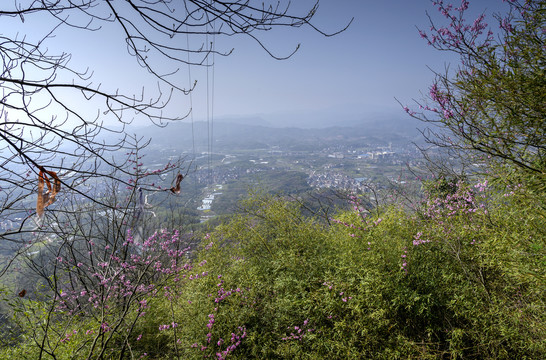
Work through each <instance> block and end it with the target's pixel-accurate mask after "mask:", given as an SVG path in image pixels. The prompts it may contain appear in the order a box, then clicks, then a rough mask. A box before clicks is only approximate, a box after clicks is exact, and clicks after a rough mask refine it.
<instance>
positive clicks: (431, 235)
mask: <svg viewBox="0 0 546 360" xmlns="http://www.w3.org/2000/svg"><path fill="white" fill-rule="evenodd" d="M443 182H445V179H443V180H442V179H440V180H438V183H437V184H434V183H429V184H428V188H430V189H442V186H443V185H442V184H443ZM450 184H451V185H450V186H449V190H450V191H447V192H446V191H440V192H437V191H433V192H432V193H430V194H429V198H427V199H426V201H425V202H424V203H423V209H422V211H421V212H413V213H407V212H406V211H404V210H402V209H401V208H399V207H397V206H392V207H387V208H383V209H376V210H377V211H374V214H375V213H376V215H373V216H372V215H370V214H368V213H365V212H363V210H362V209H361V207H360V206H359V202H358V199H356V198H354V201H353V202H354V205H355V209H356V210H354V211H348V212H344V213H341V214H339V215H338V216H337V217H336V219H335V220H333V224H332V225H331V226H327V225H325V224H324V223H323V222H319V221H314V220H313V219H312V218H309V217H305V216H302V215H301V211H300V209H299V207H298V205H297V204H296V203H294V202H290V201H287V200H286V199H282V198H279V197H273V196H271V195H263V194H254V195H253V196H252V197H251V198H249V199H248V200H246V201H244V202H243V203H242V204H241V208H242V209H244V212H243V213H242V214H240V215H238V216H236V217H234V218H233V219H232V220H231V221H230V222H228V223H226V224H223V225H219V226H218V227H217V228H216V229H215V230H214V231H213V232H212V233H211V234H207V235H205V236H204V239H203V242H202V248H201V250H200V251H199V253H198V257H197V258H196V259H195V260H194V263H193V268H191V269H186V271H185V272H183V273H181V276H179V277H176V278H172V279H171V281H170V282H168V283H163V284H164V285H162V287H161V289H158V291H157V292H155V293H150V294H149V296H148V298H147V304H146V308H145V309H140V310H144V312H145V314H144V315H142V321H138V322H134V323H131V321H129V320H130V319H132V316H133V315H130V316H128V317H127V319H128V320H127V321H125V322H123V323H122V324H121V326H122V328H121V330H120V331H117V332H116V333H115V336H114V337H113V338H112V339H111V340H110V341H111V343H110V345H109V346H107V347H106V348H105V352H104V354H103V356H104V357H105V358H115V357H119V356H120V355H121V354H120V352H119V349H120V348H121V345H122V344H124V343H129V344H130V346H129V349H130V350H129V351H127V352H126V353H125V355H124V356H123V358H131V357H134V358H137V357H140V356H143V355H144V354H147V355H146V356H147V358H150V359H172V358H180V359H192V358H196V359H197V358H203V357H204V356H208V357H209V358H213V357H214V358H226V357H229V358H234V359H249V358H271V359H275V358H277V359H282V358H286V359H294V358H295V359H317V358H328V357H330V358H370V359H392V358H414V359H427V358H430V359H437V358H451V359H457V358H465V359H467V358H475V359H509V358H522V359H524V358H528V359H534V358H540V356H541V355H542V354H544V353H546V341H545V338H544V334H545V333H546V315H545V313H544V311H543V310H544V306H545V305H546V304H545V298H544V295H543V294H544V293H545V291H546V248H545V244H544V239H545V235H546V234H545V230H544V226H542V225H543V224H544V217H543V216H541V215H540V214H538V215H537V213H536V211H535V209H536V208H537V201H539V200H536V201H535V202H532V201H531V197H529V195H528V194H527V193H526V192H527V191H528V190H526V189H525V188H524V187H522V186H517V185H514V186H512V187H510V188H507V187H506V186H504V187H503V186H501V184H497V183H496V184H494V185H490V184H488V183H487V182H486V181H482V182H479V183H476V184H472V185H470V184H466V183H464V182H462V181H458V182H457V183H450ZM20 302H21V304H24V309H25V311H26V314H27V315H25V316H27V317H26V319H27V320H26V321H21V322H20V327H21V329H22V331H23V334H24V335H23V337H22V338H21V340H20V345H19V346H18V347H11V348H4V349H3V350H1V351H0V357H1V358H7V359H9V358H13V359H15V358H17V359H19V358H25V357H21V356H22V355H21V354H27V355H26V356H27V358H35V356H36V354H37V353H38V351H39V348H40V344H39V343H38V342H37V341H36V339H40V338H42V339H43V337H40V336H41V335H43V334H39V332H40V330H39V329H40V326H38V327H36V326H34V325H33V324H40V323H41V321H43V320H40V319H43V318H44V316H43V314H45V311H47V309H48V308H47V302H45V301H42V302H38V301H30V300H27V299H21V300H20ZM31 309H34V310H31ZM40 309H41V310H40ZM28 314H31V315H32V316H28ZM40 314H42V315H40ZM134 315H137V313H136V312H135V314H134ZM16 318H19V319H22V317H21V315H20V314H19V315H16ZM53 320H54V323H52V324H51V326H50V330H49V331H50V335H49V337H47V338H48V341H49V342H48V346H50V347H51V346H53V347H56V349H57V351H56V354H58V355H57V358H58V359H64V358H66V359H70V358H78V355H77V354H81V353H82V349H85V348H86V347H89V346H90V342H89V341H90V340H89V336H86V335H85V333H86V331H87V330H93V329H94V330H96V329H99V328H100V323H99V322H97V321H95V320H92V319H83V318H82V319H79V318H77V317H76V318H74V317H69V316H68V314H64V313H59V314H58V316H56V317H55V318H54V319H53ZM131 324H133V325H134V326H133V325H131ZM131 326H133V327H131ZM42 328H43V327H42ZM123 329H131V331H130V338H129V339H128V338H125V337H124V332H126V331H125V330H123ZM74 331H76V332H74ZM59 334H61V335H62V334H65V335H66V334H69V335H70V339H69V340H68V341H60V340H61V339H63V338H64V337H63V336H61V337H59ZM91 338H92V337H91ZM55 339H57V340H55ZM54 340H55V341H54ZM61 350H62V351H61ZM97 358H99V357H97Z"/></svg>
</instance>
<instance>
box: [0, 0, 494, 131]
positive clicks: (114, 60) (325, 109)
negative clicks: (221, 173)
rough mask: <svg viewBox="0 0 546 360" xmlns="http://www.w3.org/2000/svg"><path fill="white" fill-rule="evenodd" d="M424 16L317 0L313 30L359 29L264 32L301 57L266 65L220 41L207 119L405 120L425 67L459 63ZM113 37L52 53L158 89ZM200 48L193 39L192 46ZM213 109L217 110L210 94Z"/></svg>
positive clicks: (97, 74)
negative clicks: (439, 45) (429, 32)
mask: <svg viewBox="0 0 546 360" xmlns="http://www.w3.org/2000/svg"><path fill="white" fill-rule="evenodd" d="M313 3H314V1H310V0H296V1H292V4H293V5H292V7H293V10H294V11H295V12H296V13H300V14H302V13H304V12H305V10H306V9H308V8H309V7H310V6H311V5H312V4H313ZM454 3H456V4H457V5H458V4H459V3H460V1H459V0H455V1H454ZM501 6H502V0H474V1H471V7H470V9H471V10H472V14H473V15H477V14H478V13H480V12H482V11H484V10H487V11H486V12H487V14H489V15H491V13H492V12H493V10H497V9H499V7H501ZM426 11H428V12H429V13H430V14H433V15H435V16H436V13H437V11H436V9H435V8H434V7H433V5H432V4H431V2H430V1H429V0H381V1H377V0H374V1H371V0H321V1H320V6H319V9H318V12H317V14H316V16H315V18H314V21H313V23H314V24H315V25H316V26H317V27H319V28H320V29H322V30H324V31H325V32H335V31H337V30H338V29H340V28H343V27H344V26H345V25H346V24H347V23H348V22H349V21H350V20H351V18H353V17H354V20H353V23H352V24H351V26H350V27H349V28H348V29H347V30H346V31H345V32H343V33H341V34H339V35H337V36H334V37H328V38H327V37H324V36H322V35H321V34H319V33H317V32H314V31H313V30H312V29H309V28H284V29H277V30H275V29H274V30H272V31H270V32H267V33H263V34H261V38H262V39H263V41H264V43H265V44H266V45H267V46H268V47H269V48H270V49H271V50H272V51H273V52H274V53H276V54H278V55H281V56H282V55H286V54H288V53H290V52H291V51H292V50H293V49H294V48H295V47H296V45H297V44H298V43H301V48H300V49H299V51H298V52H297V53H296V54H295V55H294V56H293V57H292V58H290V59H289V60H284V61H278V60H274V59H272V58H271V57H269V55H268V54H267V53H266V52H265V51H264V50H263V49H262V48H261V47H260V46H259V45H258V44H256V43H255V42H254V41H253V40H252V39H249V38H243V37H216V39H215V46H216V49H217V50H220V51H222V50H225V51H228V50H230V49H231V48H234V52H233V53H232V54H231V55H230V56H228V57H220V56H216V57H215V66H214V97H213V99H214V107H213V109H209V115H212V114H213V115H214V117H215V118H217V119H220V118H222V117H231V118H234V117H261V118H262V119H265V120H266V121H268V122H270V123H275V122H279V123H286V122H287V121H296V120H297V119H303V120H306V121H307V122H310V121H312V120H313V119H317V122H319V121H321V122H324V121H328V122H331V123H332V125H335V124H336V123H337V122H339V121H341V120H344V119H349V120H359V119H366V118H370V117H376V116H378V114H383V115H387V116H391V117H399V118H401V119H403V118H404V117H405V114H404V112H403V111H402V110H401V108H400V106H399V105H398V103H397V102H396V100H395V98H397V99H399V100H400V101H401V102H403V103H404V104H407V103H411V100H412V98H417V99H419V98H421V95H420V92H421V91H422V92H427V91H428V90H427V89H428V86H429V85H430V83H431V82H432V80H433V78H434V75H433V73H432V72H431V70H430V69H428V68H427V67H430V68H432V69H434V70H438V71H442V70H443V69H444V68H445V67H446V66H447V65H448V64H449V63H452V64H454V65H456V63H457V59H456V58H455V57H453V56H452V55H450V54H448V53H442V52H438V51H436V50H434V49H432V48H431V47H430V46H428V45H427V44H426V42H425V41H424V40H423V39H421V38H420V36H419V34H418V32H417V29H416V26H418V27H420V28H423V29H427V28H428V18H427V16H426ZM489 19H490V18H489ZM15 20H17V19H15ZM490 20H491V19H490ZM40 21H42V20H40V19H38V21H34V22H27V23H26V24H25V25H26V26H29V25H28V24H29V23H30V24H36V25H31V26H35V27H36V31H37V32H39V31H43V30H44V29H45V28H47V22H44V23H43V24H42V25H40ZM491 22H492V21H491ZM4 26H6V24H4ZM2 27H3V26H2V25H0V29H2ZM115 31H116V29H115V28H111V29H110V28H108V26H106V27H105V28H104V31H101V32H98V33H96V34H95V33H94V34H90V35H89V34H88V35H85V36H82V35H81V33H79V32H77V31H74V30H71V31H61V32H59V33H58V34H57V37H56V38H55V39H53V40H52V41H51V45H50V46H51V49H52V50H55V49H62V50H63V51H67V52H71V53H72V54H73V60H72V61H73V63H74V64H76V65H78V66H79V67H87V66H89V68H90V69H92V70H93V71H94V77H93V78H92V80H93V81H94V82H95V83H102V84H103V85H102V86H103V87H109V88H112V87H113V88H116V87H119V88H121V89H122V90H124V89H125V90H126V89H131V90H133V89H134V90H133V91H134V92H135V93H139V92H140V87H141V86H143V85H145V86H147V87H148V88H150V87H151V88H154V84H153V82H148V81H149V79H148V80H147V77H146V74H145V73H143V70H142V69H141V68H139V67H138V66H137V65H135V64H134V61H133V60H132V59H131V58H130V57H128V56H127V55H126V52H125V51H120V50H119V49H122V50H124V49H125V45H124V40H123V38H119V37H116V36H115ZM109 34H110V35H109ZM55 41H56V42H55ZM178 41H181V39H179V40H178ZM184 41H185V39H184ZM199 41H200V40H199V39H193V38H191V37H190V43H191V42H193V43H192V45H195V44H196V43H197V42H199ZM183 45H185V44H183ZM191 75H192V79H193V80H197V81H198V85H197V89H196V90H195V92H194V93H193V96H192V100H193V107H192V108H193V115H194V119H196V120H201V119H204V118H206V117H207V103H206V99H207V94H206V90H207V74H206V72H205V70H204V69H196V68H194V69H192V70H191ZM179 76H180V79H181V80H180V81H181V82H182V83H184V82H185V83H187V82H188V70H187V68H184V67H182V68H181V69H180V72H179ZM209 82H210V83H211V82H212V70H210V71H209ZM209 91H211V92H212V86H209ZM209 101H210V103H212V97H211V96H209ZM171 105H172V106H171V109H170V111H179V112H180V113H186V112H187V111H188V110H189V108H190V99H189V97H188V96H186V97H181V98H177V99H175V101H174V102H173V104H171ZM173 109H174V110H173ZM178 109H179V110H178Z"/></svg>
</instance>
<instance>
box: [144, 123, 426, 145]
mask: <svg viewBox="0 0 546 360" xmlns="http://www.w3.org/2000/svg"><path fill="white" fill-rule="evenodd" d="M255 120H256V124H253V123H252V119H250V118H246V119H243V120H242V121H241V122H243V123H240V122H239V121H238V119H218V120H215V121H214V122H213V123H207V122H203V121H196V122H194V123H193V124H191V123H188V122H187V121H181V122H178V123H171V124H169V125H168V126H167V127H165V128H160V127H156V126H148V127H143V128H138V129H135V130H136V131H135V133H136V134H137V135H140V136H143V137H145V138H151V139H152V142H151V147H152V148H157V147H175V148H180V149H181V150H190V149H192V148H193V144H195V147H196V150H197V151H205V150H206V149H207V148H208V139H209V137H210V138H212V139H213V149H216V150H228V149H234V148H236V149H264V148H271V147H274V146H278V147H280V148H283V149H286V148H293V149H294V150H297V148H298V146H299V147H301V148H302V149H303V148H305V149H306V150H308V149H309V147H316V146H320V145H325V144H333V145H335V144H336V143H339V142H343V143H344V144H345V145H348V144H350V143H353V142H355V143H361V142H362V140H363V139H366V142H367V143H385V144H386V143H388V142H392V143H393V144H397V143H407V142H411V141H420V139H421V135H420V133H419V131H418V130H417V128H418V127H419V126H420V125H421V124H420V123H419V122H417V121H415V120H412V119H409V120H403V121H402V120H369V121H363V122H362V123H361V124H359V125H358V126H332V127H327V128H310V129H309V128H307V129H304V128H297V127H272V126H266V125H263V123H264V122H263V121H260V120H259V119H255Z"/></svg>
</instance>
